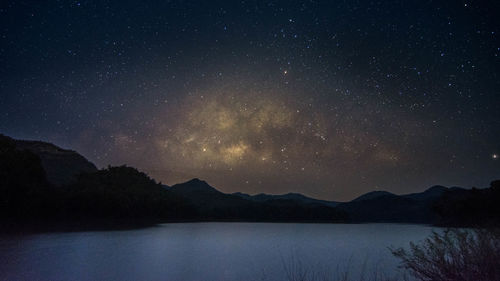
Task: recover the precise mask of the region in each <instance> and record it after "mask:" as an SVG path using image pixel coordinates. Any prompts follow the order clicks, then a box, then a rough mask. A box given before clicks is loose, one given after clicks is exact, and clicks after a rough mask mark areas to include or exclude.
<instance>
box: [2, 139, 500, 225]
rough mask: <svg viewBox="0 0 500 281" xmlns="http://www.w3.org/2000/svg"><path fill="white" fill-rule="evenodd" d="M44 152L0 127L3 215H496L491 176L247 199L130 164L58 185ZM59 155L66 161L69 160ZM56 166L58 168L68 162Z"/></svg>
mask: <svg viewBox="0 0 500 281" xmlns="http://www.w3.org/2000/svg"><path fill="white" fill-rule="evenodd" d="M52 146H53V145H52ZM53 147H55V146H53ZM56 148H57V147H56ZM62 151H64V150H62ZM45 152H46V151H45ZM64 152H65V153H67V152H68V151H64ZM75 154H76V153H75ZM69 155H70V156H71V155H72V154H69ZM77 155H78V154H77ZM42 156H44V157H45V158H44V159H45V161H46V162H47V159H49V160H50V161H51V162H50V165H51V167H54V166H57V161H58V160H57V161H56V160H54V157H52V158H47V157H46V155H42ZM71 157H72V156H71ZM78 157H81V156H80V155H78ZM82 158H83V157H82ZM55 159H58V158H57V157H56V158H55ZM42 160H43V159H41V158H40V157H39V154H36V153H34V152H33V151H30V150H28V149H24V147H23V146H21V147H18V146H16V140H14V139H12V138H9V137H5V136H1V135H0V195H1V196H0V218H1V219H2V220H3V221H10V222H30V221H31V222H32V221H41V222H44V221H56V222H60V221H63V222H68V221H71V222H74V221H77V222H82V221H92V220H101V221H102V220H105V221H113V220H135V221H141V222H144V221H148V222H152V223H156V222H168V221H276V222H286V221H290V222H291V221H294V222H299V221H303V222H370V221H373V222H423V223H435V224H440V225H454V226H474V225H486V224H488V225H491V224H496V225H498V224H499V223H500V204H499V202H500V181H493V182H492V183H491V186H490V187H489V188H486V189H472V190H466V189H461V188H454V189H446V188H444V187H440V188H436V187H435V188H431V189H428V190H427V191H425V192H423V193H420V194H413V195H412V194H410V195H402V196H399V195H394V194H382V195H380V194H376V195H377V196H373V195H371V196H369V197H367V196H362V197H360V198H363V200H361V199H355V200H353V201H351V202H346V203H342V204H339V205H338V206H336V207H333V206H330V205H325V204H321V202H319V203H318V202H312V203H311V201H310V200H309V201H300V200H294V199H289V197H286V196H285V197H280V196H274V197H273V196H269V200H265V201H260V200H250V199H248V198H246V197H242V196H239V195H235V194H225V193H222V192H220V191H218V190H216V189H215V188H213V187H211V186H210V185H208V184H207V183H206V182H204V181H201V180H198V179H194V180H191V181H189V182H186V183H182V184H178V185H174V186H172V187H168V186H165V185H162V184H160V183H157V182H155V180H153V179H151V178H149V177H148V176H147V175H146V174H144V173H142V172H139V171H138V170H137V169H135V168H132V167H127V166H120V167H108V168H106V169H102V170H97V169H95V168H94V170H93V171H91V172H84V173H79V174H78V175H77V176H74V177H73V180H72V181H71V182H67V183H65V184H62V185H57V184H54V183H53V182H50V181H49V180H48V179H47V176H46V171H45V169H44V165H43V161H42ZM67 160H68V159H66V160H65V161H67ZM81 162H82V161H81V159H79V160H78V163H79V164H78V166H82V165H81ZM63 163H64V164H63V166H65V165H66V163H69V162H63ZM89 163H90V162H89ZM84 164H85V163H84ZM83 166H85V165H83ZM87 166H88V165H87ZM56 168H57V169H55V171H56V172H59V171H66V170H67V169H66V168H68V167H63V168H60V167H56ZM90 170H92V169H90ZM55 175H58V174H57V173H56V174H55ZM55 178H61V177H55ZM68 178H69V177H68ZM439 192H442V193H439ZM435 194H438V196H435ZM429 198H430V199H429ZM316 201H317V200H316ZM327 203H328V202H327ZM330 203H331V202H330Z"/></svg>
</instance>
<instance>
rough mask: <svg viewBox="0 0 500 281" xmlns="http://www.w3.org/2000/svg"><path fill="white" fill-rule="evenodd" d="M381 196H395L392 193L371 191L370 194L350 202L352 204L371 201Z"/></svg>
mask: <svg viewBox="0 0 500 281" xmlns="http://www.w3.org/2000/svg"><path fill="white" fill-rule="evenodd" d="M382 196H396V195H395V194H393V193H390V192H388V191H379V190H376V191H371V192H368V193H365V194H363V195H361V196H359V197H357V198H356V199H354V200H352V202H356V201H364V200H371V199H375V198H379V197H382Z"/></svg>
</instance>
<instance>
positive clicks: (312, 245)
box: [0, 223, 433, 281]
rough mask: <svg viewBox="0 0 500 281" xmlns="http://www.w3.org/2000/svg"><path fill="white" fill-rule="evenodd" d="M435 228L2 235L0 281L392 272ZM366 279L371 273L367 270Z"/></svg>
mask: <svg viewBox="0 0 500 281" xmlns="http://www.w3.org/2000/svg"><path fill="white" fill-rule="evenodd" d="M432 229H433V228H431V227H429V226H423V225H404V224H292V223H290V224H282V223H280V224H275V223H179V224H165V225H161V226H158V227H152V228H145V229H138V230H126V231H100V232H99V231H96V232H77V233H49V234H35V235H26V236H15V237H13V236H6V235H2V236H0V279H1V280H204V281H205V280H284V279H285V276H286V272H287V270H286V269H288V272H290V271H295V272H301V271H303V270H304V269H308V270H309V272H313V271H314V272H317V273H320V274H332V275H334V274H335V273H334V272H335V271H336V270H337V269H339V270H340V271H345V270H347V269H350V270H349V271H351V272H354V273H356V272H359V271H360V268H362V264H366V267H365V268H366V271H367V272H372V271H373V270H375V268H378V271H379V272H380V271H383V272H384V273H386V274H389V275H393V274H396V273H397V262H398V261H397V260H396V259H395V258H393V257H392V255H391V254H390V252H389V250H388V249H387V247H389V246H391V245H392V246H396V247H398V246H407V245H408V242H409V241H421V240H422V239H424V238H425V237H426V236H427V235H428V234H430V233H431V231H432ZM370 274H371V273H370Z"/></svg>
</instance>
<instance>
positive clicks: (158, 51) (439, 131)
mask: <svg viewBox="0 0 500 281" xmlns="http://www.w3.org/2000/svg"><path fill="white" fill-rule="evenodd" d="M499 5H500V4H499V1H489V2H487V1H481V2H476V1H471V2H468V1H465V2H464V1H455V0H453V1H447V0H438V1H421V0H419V1H416V0H409V1H403V0H402V1H356V0H353V1H300V2H299V1H199V2H197V1H28V0H26V1H2V3H1V4H0V7H1V8H0V133H2V134H6V135H9V136H12V137H15V138H22V139H34V140H44V141H49V142H53V143H55V144H57V145H59V146H62V147H64V148H70V149H73V150H76V151H78V152H80V153H81V154H82V155H84V156H85V157H87V158H88V159H89V160H90V161H92V162H94V163H95V164H96V165H97V166H99V167H105V166H107V165H109V164H111V165H121V164H127V165H130V166H134V167H137V168H138V169H139V170H142V171H145V172H147V173H148V174H150V175H151V176H152V177H154V178H155V179H157V180H158V181H162V182H163V183H166V184H173V183H178V182H181V181H184V180H188V179H190V178H193V177H198V178H201V179H204V180H206V181H208V182H209V183H210V184H212V185H213V186H215V187H217V188H218V189H220V190H221V191H224V192H235V191H242V192H246V193H251V194H254V193H259V192H265V193H274V194H278V193H286V192H301V193H303V194H305V195H308V196H313V197H318V198H323V199H331V200H349V199H352V198H354V197H356V196H358V195H360V194H362V193H364V192H368V191H371V190H388V191H391V192H395V193H407V192H415V191H422V190H424V189H426V188H428V187H429V186H431V185H434V184H443V185H460V186H465V187H471V186H478V187H486V186H488V184H489V182H490V181H491V180H493V179H495V178H500V159H499V158H498V155H499V154H500V40H499V39H500V38H499V35H500V23H499V22H500V20H499V18H500V7H499Z"/></svg>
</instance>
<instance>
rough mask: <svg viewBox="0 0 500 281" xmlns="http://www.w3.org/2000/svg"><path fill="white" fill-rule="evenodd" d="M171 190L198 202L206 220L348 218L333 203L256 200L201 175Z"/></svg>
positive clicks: (277, 197) (192, 201)
mask: <svg viewBox="0 0 500 281" xmlns="http://www.w3.org/2000/svg"><path fill="white" fill-rule="evenodd" d="M168 190H169V191H171V192H173V193H175V194H177V195H179V196H182V197H184V198H186V199H187V200H188V202H190V203H191V204H192V205H194V206H196V208H197V210H198V214H199V215H200V217H201V218H204V219H207V220H244V221H328V222H336V221H337V222H338V221H345V219H346V215H345V214H344V213H343V212H341V211H338V210H337V209H335V208H333V207H330V206H325V205H322V204H311V203H309V202H303V201H301V200H295V199H293V198H287V197H280V196H276V197H272V196H271V197H270V198H268V199H266V200H253V199H251V198H249V196H244V195H242V194H225V193H222V192H220V191H218V190H216V189H215V188H213V187H212V186H210V185H209V184H207V183H206V182H205V181H202V180H199V179H193V180H190V181H188V182H185V183H181V184H176V185H173V186H172V187H170V188H168ZM304 197H305V196H304ZM305 198H307V197H305ZM311 200H312V201H314V199H311Z"/></svg>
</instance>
